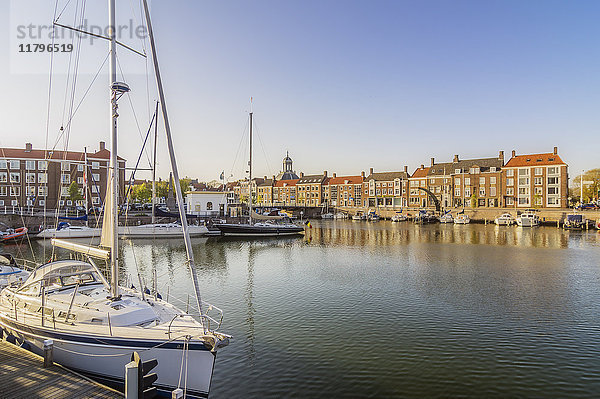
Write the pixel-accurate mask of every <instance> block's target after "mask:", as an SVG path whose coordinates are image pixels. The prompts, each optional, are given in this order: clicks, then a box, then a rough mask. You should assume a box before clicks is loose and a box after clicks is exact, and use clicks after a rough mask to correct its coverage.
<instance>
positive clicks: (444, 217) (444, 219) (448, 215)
mask: <svg viewBox="0 0 600 399" xmlns="http://www.w3.org/2000/svg"><path fill="white" fill-rule="evenodd" d="M452 222H454V218H453V217H452V214H451V213H450V211H447V212H445V213H444V214H443V215H442V216H440V223H452Z"/></svg>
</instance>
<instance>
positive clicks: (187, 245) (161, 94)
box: [113, 0, 202, 314]
mask: <svg viewBox="0 0 600 399" xmlns="http://www.w3.org/2000/svg"><path fill="white" fill-rule="evenodd" d="M113 1H114V0H113ZM144 14H145V17H146V27H147V29H148V38H149V39H150V47H151V48H152V61H153V63H154V74H155V76H156V85H157V86H158V94H159V97H160V105H161V109H162V114H163V118H164V120H165V131H166V134H167V147H168V149H169V156H170V158H171V169H172V170H173V179H174V184H173V185H174V186H175V192H176V193H177V206H178V208H179V217H180V218H181V227H182V228H183V238H184V240H185V249H186V252H187V259H188V264H189V267H190V273H191V275H192V283H193V284H194V291H195V292H196V304H197V305H198V311H199V312H200V314H202V300H201V298H200V288H199V287H198V275H197V274H196V265H195V264H194V252H193V251H192V242H191V240H190V235H189V232H188V224H187V218H186V215H185V208H184V204H183V195H182V194H181V186H180V185H179V172H178V171H177V161H176V160H175V151H174V150H173V140H172V138H171V125H169V116H168V114H167V103H166V102H165V93H164V90H163V85H162V79H161V77H160V69H159V68H158V58H157V56H156V45H155V43H154V33H153V32H152V22H151V21H150V11H149V10H148V1H147V0H144Z"/></svg>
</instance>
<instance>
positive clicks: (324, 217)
mask: <svg viewBox="0 0 600 399" xmlns="http://www.w3.org/2000/svg"><path fill="white" fill-rule="evenodd" d="M333 217H334V215H333V213H331V212H327V213H323V214H321V219H333Z"/></svg>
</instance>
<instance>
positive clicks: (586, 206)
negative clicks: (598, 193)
mask: <svg viewBox="0 0 600 399" xmlns="http://www.w3.org/2000/svg"><path fill="white" fill-rule="evenodd" d="M599 208H600V207H599V206H598V205H596V204H594V203H593V202H591V203H589V204H582V205H579V206H577V207H575V209H599Z"/></svg>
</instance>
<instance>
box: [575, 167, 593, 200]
mask: <svg viewBox="0 0 600 399" xmlns="http://www.w3.org/2000/svg"><path fill="white" fill-rule="evenodd" d="M581 177H582V176H581V174H580V175H578V176H575V177H574V178H573V179H571V183H572V186H571V188H569V196H570V197H571V199H572V200H577V201H579V202H582V203H585V202H590V201H592V200H593V199H598V198H599V194H600V168H596V169H590V170H588V171H586V172H584V173H583V201H582V199H581V198H580V197H581V180H582V178H581Z"/></svg>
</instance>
